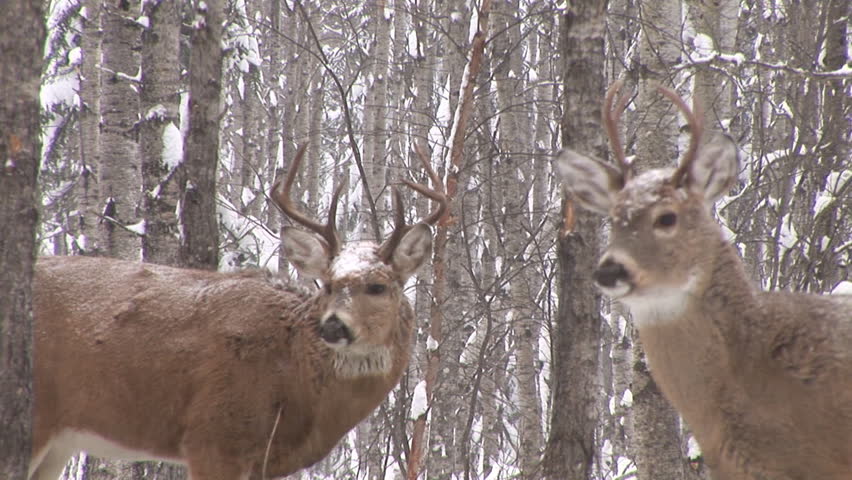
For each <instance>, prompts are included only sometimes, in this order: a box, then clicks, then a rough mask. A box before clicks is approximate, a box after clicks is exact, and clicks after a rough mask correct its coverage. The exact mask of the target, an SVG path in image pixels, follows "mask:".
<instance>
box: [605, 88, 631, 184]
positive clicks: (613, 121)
mask: <svg viewBox="0 0 852 480" xmlns="http://www.w3.org/2000/svg"><path fill="white" fill-rule="evenodd" d="M622 85H624V80H618V81H617V82H615V83H613V84H612V85H611V86H610V87H609V89H607V91H606V98H605V99H604V106H603V111H601V117H602V121H603V124H604V128H605V129H606V135H607V137H609V143H610V145H611V146H612V153H613V155H615V160H616V161H617V163H618V168H619V169H620V170H621V174H622V176H623V177H624V183H627V180H629V179H630V177H631V175H632V170H631V168H630V164H628V163H627V158H626V156H625V154H624V147H623V146H622V145H621V139H620V137H619V134H618V122H619V121H620V120H621V113H622V112H624V108H625V107H626V106H627V100H628V99H629V98H630V97H629V95H621V96H619V97H618V101H617V102H616V104H615V108H613V106H612V101H613V99H614V98H615V95H616V94H617V93H618V91H619V90H621V87H622ZM613 112H615V116H613Z"/></svg>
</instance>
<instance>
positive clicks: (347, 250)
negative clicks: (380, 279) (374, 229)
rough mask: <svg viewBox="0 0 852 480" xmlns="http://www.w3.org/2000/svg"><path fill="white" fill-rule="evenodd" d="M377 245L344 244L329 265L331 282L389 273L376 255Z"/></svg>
mask: <svg viewBox="0 0 852 480" xmlns="http://www.w3.org/2000/svg"><path fill="white" fill-rule="evenodd" d="M378 248H379V247H378V245H376V244H375V243H373V242H369V241H362V242H351V243H348V244H346V246H344V247H343V249H342V250H341V251H340V253H339V254H338V255H337V257H335V258H334V260H333V261H332V263H331V278H332V280H343V279H352V278H356V279H357V278H363V277H365V276H367V275H372V274H376V273H380V272H387V271H390V270H391V268H390V267H389V266H388V265H387V264H385V263H384V262H383V261H382V260H381V259H380V258H379V255H378V253H377V252H378Z"/></svg>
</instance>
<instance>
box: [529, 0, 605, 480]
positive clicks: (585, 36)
mask: <svg viewBox="0 0 852 480" xmlns="http://www.w3.org/2000/svg"><path fill="white" fill-rule="evenodd" d="M605 11H606V10H605V3H604V2H601V1H584V2H580V3H574V4H573V6H572V8H571V9H569V10H568V11H566V12H565V13H564V14H563V17H562V31H561V35H562V53H563V55H564V58H565V60H564V61H565V66H564V69H565V70H564V73H563V78H564V80H563V81H564V88H565V93H564V95H565V97H564V100H563V101H564V111H563V113H562V142H563V145H565V146H570V147H571V148H575V149H577V150H579V151H586V152H593V153H595V154H598V155H599V156H601V157H602V156H603V155H602V153H603V152H604V151H605V146H604V141H603V135H602V129H601V125H600V105H601V98H602V95H603V91H604V69H603V65H604V64H603V61H604V14H605ZM563 211H565V212H566V214H565V217H564V218H563V225H562V227H561V233H560V235H559V241H558V244H557V258H558V259H559V266H560V269H559V272H560V273H559V283H558V288H559V311H558V312H557V317H556V325H554V326H553V327H552V328H553V329H554V330H555V332H554V333H553V334H552V337H553V340H552V351H553V356H552V358H553V365H552V367H551V373H552V377H553V378H552V381H551V383H552V387H551V389H552V395H553V398H554V399H558V406H556V405H555V406H554V408H553V414H552V418H551V423H550V437H549V438H548V441H547V449H546V451H545V455H544V460H543V466H542V467H543V468H542V470H543V474H544V475H543V478H547V479H554V480H556V479H572V480H585V479H589V478H592V469H593V465H594V459H595V455H596V454H597V451H598V448H597V444H596V439H595V427H596V422H597V418H598V415H597V406H598V401H597V399H598V395H600V393H599V392H600V391H601V386H600V377H599V355H598V352H599V350H600V348H601V345H600V343H601V339H600V337H601V326H600V325H601V321H602V319H601V317H600V294H599V293H598V292H596V291H595V289H594V286H593V285H592V283H591V282H589V280H588V279H589V278H591V274H592V272H593V271H594V268H595V265H596V263H597V258H598V256H599V249H600V248H599V244H598V242H599V240H598V238H599V219H598V218H596V217H594V216H593V215H590V214H586V213H584V212H582V211H580V210H579V209H577V210H576V211H575V210H574V204H573V201H572V200H571V199H566V200H565V202H564V205H563ZM567 212H572V213H574V215H568V213H567Z"/></svg>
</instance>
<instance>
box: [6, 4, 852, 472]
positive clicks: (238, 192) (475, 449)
mask: <svg viewBox="0 0 852 480" xmlns="http://www.w3.org/2000/svg"><path fill="white" fill-rule="evenodd" d="M38 4H39V2H28V1H25V0H13V1H12V2H11V3H10V5H14V8H13V9H12V10H10V12H16V13H14V14H13V13H10V14H9V15H4V16H5V17H6V18H5V19H4V20H2V25H0V44H2V45H0V46H2V47H3V48H2V49H0V50H2V51H3V52H12V51H13V46H14V47H15V48H19V49H22V48H23V46H25V45H26V46H28V47H30V51H31V55H32V56H31V57H30V58H29V60H28V59H27V58H26V57H15V58H13V57H12V56H11V54H9V55H10V56H9V58H8V59H4V60H3V62H2V63H3V65H4V69H3V70H2V71H0V73H2V74H3V75H4V77H3V78H2V79H0V80H2V81H0V98H3V103H4V106H3V110H2V111H0V122H2V123H0V137H2V139H1V140H0V152H5V154H7V155H8V158H12V157H13V156H14V155H17V156H18V157H20V159H21V161H20V164H16V163H14V162H12V163H10V160H7V161H6V162H5V164H4V172H3V174H0V182H5V183H0V187H2V188H0V200H2V202H0V204H3V205H4V207H3V208H4V209H5V210H2V211H0V215H2V216H0V220H2V224H3V225H6V226H8V227H10V229H9V230H8V233H4V234H3V235H4V243H3V244H2V245H0V247H2V248H0V251H2V253H3V256H2V265H0V266H2V267H3V268H0V271H2V272H3V275H4V277H3V278H2V280H0V286H2V289H0V291H4V292H7V291H8V292H13V291H14V292H19V291H20V298H26V295H28V292H27V291H26V288H27V285H28V282H27V281H26V278H27V277H26V274H27V271H28V270H27V267H26V261H27V259H28V258H29V257H30V256H29V255H28V254H27V252H30V251H38V254H40V255H49V254H57V255H70V254H86V255H109V256H115V257H121V258H132V259H141V260H143V261H149V262H156V263H163V264H173V265H181V266H185V267H194V268H208V269H219V270H233V269H239V268H250V267H260V268H267V269H270V270H273V271H277V272H279V274H280V275H284V276H288V275H289V276H293V277H295V272H294V271H293V270H292V269H291V268H290V267H289V265H288V263H287V259H286V258H284V257H283V256H282V255H280V251H279V249H278V240H277V237H278V231H279V229H280V228H281V226H282V224H285V223H286V219H283V218H282V215H281V214H280V213H279V211H277V209H276V208H275V207H274V206H273V205H272V204H271V203H269V202H268V201H267V200H268V199H267V193H268V191H269V188H270V186H271V184H272V182H273V181H274V180H275V178H276V177H277V176H279V175H281V174H282V172H285V171H286V170H287V166H288V164H289V162H290V161H291V160H292V158H293V154H294V152H295V150H296V148H297V146H298V145H300V144H302V143H307V144H309V150H308V153H307V156H308V158H307V162H306V165H307V166H306V168H304V171H303V172H301V174H300V176H299V179H298V184H297V189H298V192H299V198H301V199H302V202H303V205H304V209H305V210H306V211H308V212H312V213H313V214H314V215H316V216H318V217H323V216H324V215H325V210H326V208H327V204H328V200H329V197H330V192H331V190H332V189H333V188H334V187H336V186H337V185H338V184H339V182H342V181H345V180H346V179H348V181H349V188H348V189H347V190H346V191H345V192H344V196H343V199H342V202H341V203H342V205H343V206H345V208H341V209H340V213H339V216H338V217H339V218H338V225H339V228H340V230H341V232H342V233H343V235H344V237H345V238H347V239H357V238H376V237H379V238H383V235H385V234H386V232H388V231H390V229H391V226H390V218H391V215H390V214H389V210H390V196H389V195H388V193H389V187H390V186H393V185H395V184H397V183H398V182H399V181H400V180H401V179H415V180H417V181H423V182H425V176H424V174H423V172H422V169H421V168H420V167H419V164H418V159H417V156H416V155H415V154H414V151H415V148H416V147H419V148H420V149H422V151H424V152H428V153H427V154H428V155H429V156H430V158H431V159H432V162H433V165H434V166H435V168H436V170H438V172H439V174H440V175H441V176H442V178H443V179H444V181H445V188H446V190H447V192H448V195H449V197H450V205H451V208H450V214H449V215H448V217H446V218H445V219H444V220H443V221H442V222H441V223H440V225H439V226H438V227H437V229H436V232H435V234H436V240H435V251H434V255H433V259H432V262H431V265H430V266H429V267H426V268H424V269H423V270H422V271H421V272H420V273H419V275H417V277H416V279H415V280H414V281H412V282H411V284H410V289H409V290H408V292H409V294H410V297H411V299H412V301H413V303H414V305H415V310H416V312H417V315H418V329H417V335H416V339H415V341H416V353H415V355H414V358H412V361H411V365H410V367H409V368H408V371H407V373H406V374H405V376H404V378H403V380H402V382H401V383H400V385H399V387H398V388H396V389H395V390H394V391H393V392H392V393H391V394H390V395H389V397H388V399H387V401H386V402H385V403H384V404H383V405H382V406H381V407H380V408H379V409H378V410H377V411H376V412H375V413H374V414H373V415H371V416H370V417H369V418H368V419H366V420H365V421H364V422H362V423H361V424H360V425H359V426H358V427H357V428H355V429H354V430H353V431H352V432H351V433H350V434H349V435H348V436H346V437H345V438H344V439H343V441H341V443H340V445H339V446H338V448H337V449H336V450H335V451H334V452H333V453H332V454H330V455H329V456H328V457H327V458H326V459H325V460H323V461H322V462H320V463H319V464H317V465H316V466H314V467H313V468H311V469H310V470H309V471H306V472H304V473H301V474H297V475H294V477H295V478H304V479H308V478H334V479H402V478H409V479H413V478H429V479H451V478H458V479H462V478H464V479H471V478H476V479H478V478H483V479H489V480H499V479H553V480H555V479H625V478H643V479H648V478H666V479H687V478H690V479H691V478H706V476H707V473H706V468H704V466H703V464H702V461H701V456H700V450H699V449H698V448H697V446H696V445H695V443H694V441H692V440H691V437H690V435H689V430H688V426H687V425H685V424H683V423H682V422H681V421H680V420H679V418H678V416H677V415H676V413H675V412H673V411H672V410H671V408H670V407H669V406H668V405H667V403H666V402H665V400H664V399H663V398H662V397H661V396H660V394H659V391H658V390H657V389H656V387H655V385H654V384H653V382H652V381H651V379H650V376H649V372H648V369H647V367H646V365H645V364H644V360H643V357H642V351H641V345H639V344H638V342H637V340H636V337H635V334H634V331H633V328H632V326H631V323H630V320H629V318H628V316H627V315H626V313H625V312H624V311H623V310H621V309H620V307H619V306H618V305H617V304H613V303H611V302H609V301H608V300H607V299H606V298H602V297H601V295H600V294H599V293H598V292H597V291H596V290H595V289H594V288H593V286H592V282H591V272H592V270H593V268H594V265H595V262H596V260H597V258H598V256H599V252H600V249H601V246H602V245H605V242H606V233H607V224H606V222H605V221H604V220H603V219H602V218H599V217H597V216H594V215H591V214H586V213H584V212H582V211H580V210H579V209H577V210H575V209H574V206H573V202H572V201H571V199H570V198H565V197H564V196H563V194H562V190H561V188H560V184H559V181H558V178H556V176H555V174H554V171H553V168H552V160H553V158H554V156H555V154H556V153H557V152H558V151H559V150H560V148H562V147H563V146H570V147H571V148H573V149H575V150H579V151H583V152H586V153H590V154H594V155H597V156H598V157H601V158H606V157H607V145H606V139H605V136H604V132H603V129H602V127H601V125H600V107H601V103H602V99H603V93H604V91H605V89H606V87H607V86H608V85H609V84H610V83H611V82H613V81H615V80H618V79H623V80H624V81H625V87H624V90H625V91H628V92H632V94H631V101H630V103H629V105H628V110H627V111H626V112H625V115H624V117H623V118H624V120H623V125H622V127H623V128H622V135H623V138H624V143H625V145H626V151H627V152H628V155H635V156H634V157H633V161H634V164H635V165H636V166H637V168H639V169H643V168H649V167H655V166H664V165H674V163H675V162H676V159H677V158H678V157H679V152H681V151H682V149H683V148H684V146H685V140H686V138H687V136H688V132H682V131H681V130H682V128H681V125H682V124H683V120H682V119H681V118H679V117H678V116H677V112H676V110H675V109H674V108H673V106H672V105H671V104H670V103H669V102H668V101H666V100H665V99H664V98H663V97H661V96H660V95H658V94H657V93H656V91H655V88H656V86H657V85H659V84H663V85H667V86H671V87H674V88H676V89H677V90H678V91H679V92H680V93H681V94H682V95H684V96H685V97H686V98H687V99H689V100H694V101H695V102H696V103H697V105H700V107H701V108H702V111H703V116H704V119H705V124H706V125H708V126H711V127H712V128H713V129H715V130H719V131H724V132H726V133H727V134H729V135H731V136H732V137H733V138H734V139H735V140H736V141H737V143H738V144H739V145H740V147H741V159H742V165H741V167H742V170H741V172H740V175H739V182H738V184H737V185H736V186H735V188H734V190H732V192H731V194H730V195H729V196H727V197H725V198H724V199H723V200H722V201H721V202H720V203H719V205H717V207H716V213H717V215H718V219H719V221H720V222H721V223H722V225H723V227H724V229H725V232H726V235H728V236H729V238H730V239H731V240H732V241H733V242H734V243H735V244H736V245H737V247H738V248H739V250H740V252H741V253H742V255H743V257H744V259H745V261H746V264H747V268H748V270H749V272H750V273H751V275H752V276H753V278H754V280H755V282H757V283H759V284H761V285H762V286H763V287H764V288H766V289H791V290H800V291H811V292H832V291H835V292H836V291H841V290H845V291H848V290H852V267H850V257H852V160H850V131H852V128H850V91H849V80H850V78H852V68H850V62H849V60H850V42H849V36H848V29H849V25H850V10H852V4H850V3H849V2H848V1H846V0H826V1H817V0H801V1H793V0H772V1H759V0H742V1H733V0H715V1H710V0H707V1H700V0H690V1H676V0H660V1H654V2H641V1H637V0H611V1H602V0H597V1H592V0H585V1H572V2H554V1H533V0H493V1H492V0H480V1H469V0H375V1H369V2H351V1H345V0H319V1H316V2H299V1H295V2H293V1H288V0H285V1H281V0H265V1H260V0H204V1H188V0H187V1H177V0H175V1H171V0H145V1H140V0H118V1H104V0H50V1H48V2H45V3H44V4H42V7H39V6H38ZM10 8H12V7H10ZM42 8H43V9H42ZM15 9H17V10H15ZM18 13H20V15H18ZM42 32H44V33H45V35H42ZM7 46H9V48H8V49H7ZM5 55H7V54H6V53H4V56H5ZM4 58H5V57H4ZM39 59H43V61H42V62H40V61H38V60H39ZM27 76H29V77H31V78H32V79H34V80H33V82H36V83H37V84H38V85H40V92H41V93H40V96H39V97H38V99H37V98H36V97H35V96H34V95H33V94H32V92H33V91H34V88H35V87H34V85H36V83H33V82H30V83H27V82H26V81H24V79H26V78H27ZM22 92H23V93H22ZM13 98H15V99H21V101H17V100H16V101H15V102H11V101H9V100H7V99H13ZM28 99H29V100H30V102H29V103H26V101H27V100H28ZM13 103H14V105H13ZM10 107H11V108H10ZM16 108H17V109H18V110H15V109H16ZM27 108H29V110H27ZM21 112H23V113H21ZM39 112H40V113H39ZM15 115H18V117H15ZM22 119H23V120H22ZM37 120H38V123H36V121H37ZM16 128H17V129H18V130H20V132H23V133H20V132H19V131H18V130H16ZM9 132H12V133H9ZM21 138H23V139H24V140H25V142H24V143H21V141H20V139H21ZM28 140H29V143H27V141H28ZM16 142H17V143H16ZM38 144H40V145H41V149H40V151H41V154H40V155H39V154H38V153H37V152H38V151H39V150H38V148H37V147H34V145H38ZM22 145H23V146H22ZM12 154H14V155H12ZM16 158H17V157H16ZM27 159H29V161H28V163H27V161H26V160H27ZM37 166H38V171H37V173H38V180H37V184H36V180H35V178H36V175H35V173H36V168H37ZM22 167H26V168H23V169H22ZM16 169H17V170H20V171H21V172H23V173H21V175H20V176H19V177H15V171H16ZM27 172H30V173H27ZM15 179H18V180H21V179H22V180H24V181H23V182H22V183H21V182H19V183H14V182H17V181H18V180H15ZM10 182H12V183H10ZM13 183H14V184H13ZM18 192H23V193H21V194H20V195H19V197H15V196H13V195H17V194H18ZM402 192H403V194H404V195H408V194H409V192H407V191H406V190H405V189H403V190H402ZM34 198H37V199H38V200H37V201H38V203H39V204H40V216H39V221H38V223H37V224H36V223H35V218H36V217H35V213H34V212H35V211H34V210H33V209H32V208H31V203H32V199H34ZM21 199H23V200H21ZM27 201H29V202H30V203H29V204H28V203H27ZM405 201H406V205H407V206H408V215H409V216H410V217H411V218H422V217H423V216H424V215H425V213H426V212H427V211H428V208H429V206H428V205H427V204H426V203H425V202H424V201H422V200H419V199H416V198H413V197H411V198H406V199H405ZM21 202H23V203H21ZM28 205H30V206H29V207H28ZM6 207H8V208H6ZM4 212H6V213H4ZM8 212H12V213H8ZM22 212H23V213H22ZM16 215H17V216H16ZM4 228H5V227H4ZM34 233H35V236H34ZM28 238H29V240H27V239H28ZM33 238H35V242H36V243H35V245H34V244H33V243H32V242H33ZM28 242H29V243H28ZM13 247H15V248H19V249H20V250H15V248H13ZM16 252H17V253H16ZM20 252H23V253H22V254H21V253H20ZM16 255H17V257H16ZM13 264H14V265H23V267H21V268H22V269H21V272H23V273H22V275H24V276H23V277H13V276H12V275H13V273H14V271H13V270H14V269H12V268H10V267H9V266H10V265H13ZM30 268H31V267H30ZM30 274H31V271H30ZM10 278H17V280H9V279H10ZM21 279H24V280H23V281H21ZM297 281H298V280H297ZM3 282H11V283H3ZM105 294H108V292H105ZM13 297H14V298H19V296H18V295H17V294H16V295H14V296H13V295H9V296H7V298H13ZM11 303H13V302H10V301H7V300H6V299H4V300H2V301H0V306H2V307H3V311H4V312H5V311H10V310H9V309H11V308H12V307H13V306H14V305H12V306H10V304H11ZM16 305H17V304H16ZM20 305H23V306H25V305H26V302H23V303H21V304H20ZM22 308H23V307H22ZM22 318H23V317H22ZM21 335H24V334H23V333H22V334H21ZM22 338H24V337H22ZM4 348H5V347H4ZM4 358H5V356H4ZM20 367H21V368H20V369H19V370H20V371H21V372H24V375H23V376H25V374H26V368H25V367H26V366H25V365H21V366H20ZM13 370H14V369H13V368H8V369H4V374H3V376H0V385H3V384H5V385H8V384H9V383H8V382H10V380H9V372H12V371H13ZM3 382H5V383H3ZM80 388H98V387H97V385H81V386H80ZM0 390H3V391H4V392H8V391H9V390H8V389H4V388H0ZM8 412H9V410H8V409H5V410H4V409H0V420H1V419H3V418H4V414H8ZM11 421H12V420H10V422H11ZM9 425H12V423H9ZM24 430H25V429H24V428H22V429H20V431H21V432H24ZM12 431H13V430H12V429H11V428H10V430H9V432H12ZM16 431H17V430H16ZM21 435H25V433H21ZM9 438H11V436H9ZM0 443H2V442H0ZM0 450H3V449H2V448H0ZM10 452H11V450H10ZM183 476H184V473H183V471H182V469H181V468H178V467H173V466H170V465H168V464H160V463H151V462H147V463H126V462H115V461H106V460H102V459H95V458H92V457H89V456H86V455H85V454H83V455H80V456H79V457H77V458H75V459H74V461H72V462H71V463H70V464H69V466H68V468H67V469H66V472H65V478H69V479H71V478H74V479H86V480H92V479H116V478H119V479H134V480H136V479H143V478H144V479H179V478H183Z"/></svg>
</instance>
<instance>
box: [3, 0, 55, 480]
mask: <svg viewBox="0 0 852 480" xmlns="http://www.w3.org/2000/svg"><path fill="white" fill-rule="evenodd" d="M44 38H45V26H44V12H43V11H42V5H41V3H40V2H30V1H27V0H12V1H11V2H7V3H6V4H5V5H4V11H3V15H2V16H0V51H2V52H3V55H4V61H3V62H2V63H0V98H2V99H3V100H2V102H0V225H3V229H4V231H3V234H2V235H0V292H3V294H2V295H0V425H3V427H2V428H3V434H2V435H0V477H2V478H6V479H9V480H24V479H26V478H27V468H28V466H29V460H30V443H31V440H32V402H33V378H32V365H33V317H32V279H33V264H34V263H35V256H36V255H35V253H36V248H35V233H36V224H37V222H38V208H37V205H38V197H37V196H36V190H37V187H36V180H37V176H38V168H39V155H40V153H41V136H40V131H39V127H40V125H39V95H38V93H39V78H40V75H41V65H42V61H41V60H42V55H43V52H44Z"/></svg>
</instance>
